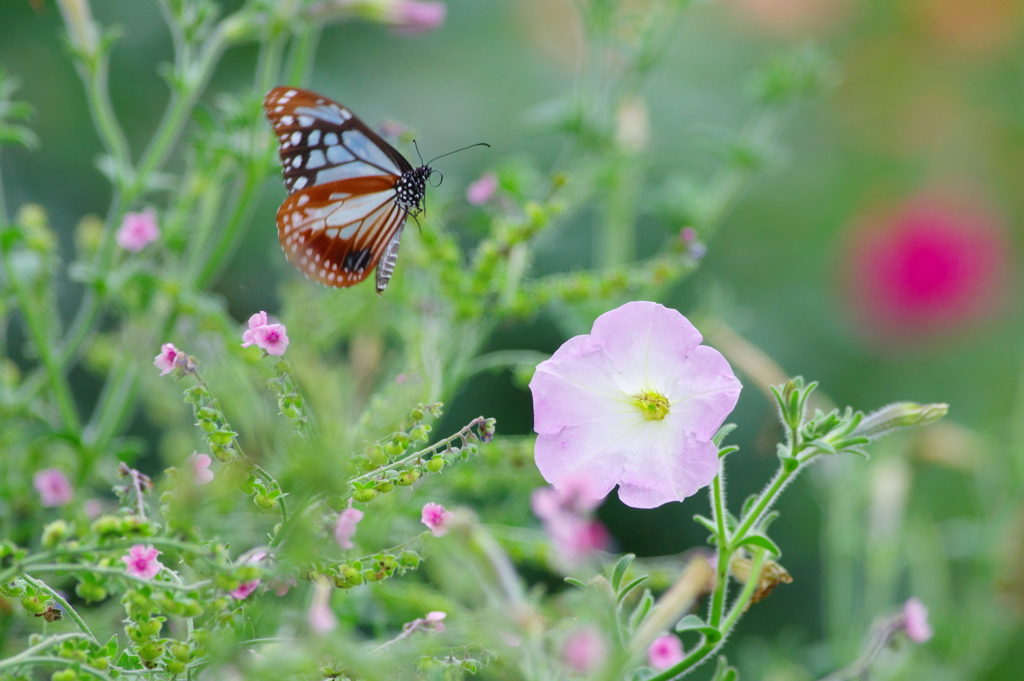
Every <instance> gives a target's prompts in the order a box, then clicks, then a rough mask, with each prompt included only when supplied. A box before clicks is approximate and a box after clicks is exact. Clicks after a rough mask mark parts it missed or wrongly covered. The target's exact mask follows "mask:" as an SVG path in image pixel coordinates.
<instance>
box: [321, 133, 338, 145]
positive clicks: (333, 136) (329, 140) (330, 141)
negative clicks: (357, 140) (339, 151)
mask: <svg viewBox="0 0 1024 681" xmlns="http://www.w3.org/2000/svg"><path fill="white" fill-rule="evenodd" d="M337 143H338V135H337V133H333V132H329V133H327V134H326V135H324V144H326V145H327V146H333V145H335V144H337Z"/></svg>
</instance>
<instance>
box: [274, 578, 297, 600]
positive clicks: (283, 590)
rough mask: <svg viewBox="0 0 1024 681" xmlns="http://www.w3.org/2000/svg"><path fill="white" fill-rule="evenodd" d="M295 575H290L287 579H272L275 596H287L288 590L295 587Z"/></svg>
mask: <svg viewBox="0 0 1024 681" xmlns="http://www.w3.org/2000/svg"><path fill="white" fill-rule="evenodd" d="M295 584H296V582H295V575H288V578H287V579H282V578H280V577H278V578H276V579H272V580H271V581H270V584H269V586H270V588H271V589H273V590H274V594H275V595H277V596H284V595H287V593H288V590H289V589H291V588H293V587H294V586H295Z"/></svg>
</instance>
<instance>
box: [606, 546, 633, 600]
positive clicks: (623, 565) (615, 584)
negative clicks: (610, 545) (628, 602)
mask: <svg viewBox="0 0 1024 681" xmlns="http://www.w3.org/2000/svg"><path fill="white" fill-rule="evenodd" d="M634 558H636V554H634V553H627V554H626V555H624V556H623V557H622V558H619V562H617V563H616V564H615V569H614V570H612V591H614V592H615V593H618V592H619V585H620V584H622V578H623V577H625V576H626V570H628V569H629V565H630V563H632V562H633V559H634Z"/></svg>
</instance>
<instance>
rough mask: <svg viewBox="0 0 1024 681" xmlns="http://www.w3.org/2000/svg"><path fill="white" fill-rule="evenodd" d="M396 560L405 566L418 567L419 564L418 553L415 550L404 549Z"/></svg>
mask: <svg viewBox="0 0 1024 681" xmlns="http://www.w3.org/2000/svg"><path fill="white" fill-rule="evenodd" d="M398 562H399V563H401V564H402V565H404V566H405V567H411V568H418V567H419V566H420V555H419V554H418V553H416V552H415V551H405V552H404V553H402V555H401V556H399V558H398Z"/></svg>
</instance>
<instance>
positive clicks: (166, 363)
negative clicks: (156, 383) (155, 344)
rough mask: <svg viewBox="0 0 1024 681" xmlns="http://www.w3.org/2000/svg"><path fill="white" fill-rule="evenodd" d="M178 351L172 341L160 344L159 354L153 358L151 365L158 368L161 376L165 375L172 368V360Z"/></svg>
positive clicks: (179, 351)
mask: <svg viewBox="0 0 1024 681" xmlns="http://www.w3.org/2000/svg"><path fill="white" fill-rule="evenodd" d="M180 353H181V350H179V349H178V348H176V347H174V343H164V344H163V345H161V346H160V354H159V355H157V356H156V357H154V358H153V366H155V367H156V368H157V369H159V370H160V375H161V376H166V375H167V374H169V373H171V370H172V369H174V360H175V359H176V358H177V357H178V355H179V354H180Z"/></svg>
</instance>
